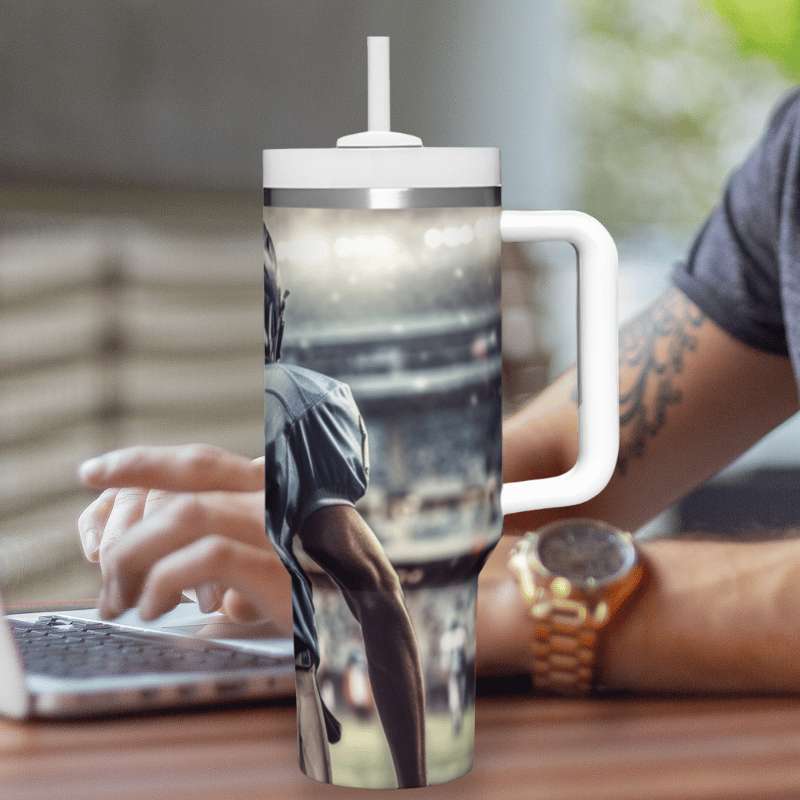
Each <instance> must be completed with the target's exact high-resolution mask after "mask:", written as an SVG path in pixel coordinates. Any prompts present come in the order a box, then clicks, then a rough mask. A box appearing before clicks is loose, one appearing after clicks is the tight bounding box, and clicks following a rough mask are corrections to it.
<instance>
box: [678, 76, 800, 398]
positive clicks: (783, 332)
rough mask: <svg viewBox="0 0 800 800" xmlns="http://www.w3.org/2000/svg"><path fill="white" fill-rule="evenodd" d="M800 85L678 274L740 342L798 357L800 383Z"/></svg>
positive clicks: (689, 292)
mask: <svg viewBox="0 0 800 800" xmlns="http://www.w3.org/2000/svg"><path fill="white" fill-rule="evenodd" d="M798 178H800V90H795V91H794V92H792V93H791V94H790V95H789V96H788V97H787V98H785V99H784V100H783V102H781V103H780V104H779V105H778V107H777V109H776V111H775V113H774V115H773V117H772V119H771V121H770V123H769V125H768V127H767V129H766V131H765V132H764V134H763V136H762V138H761V140H760V141H759V142H758V144H757V145H756V147H755V148H754V149H753V151H752V152H751V153H750V155H749V156H748V158H747V159H746V160H745V162H744V163H743V164H742V166H741V167H739V169H737V170H736V171H735V172H734V173H733V175H732V176H731V178H730V180H729V182H728V184H727V186H726V188H725V192H724V194H723V197H722V202H721V203H720V205H719V207H718V208H716V209H715V210H714V212H713V213H712V214H711V216H710V217H709V218H708V220H707V221H706V223H705V225H704V226H703V228H702V229H701V230H700V233H699V234H698V235H697V238H696V239H695V242H694V244H693V246H692V248H691V251H690V252H689V256H688V258H687V260H686V261H685V262H684V263H682V264H681V265H679V266H678V268H677V270H676V271H675V273H674V275H673V281H674V283H675V285H676V286H677V287H678V288H679V289H680V290H681V291H683V292H684V293H685V294H686V295H687V296H688V297H689V298H690V299H691V300H692V301H693V302H694V303H695V304H696V305H697V306H698V307H699V308H700V309H702V310H703V311H704V312H705V313H706V314H707V315H708V316H709V317H710V318H711V319H712V320H713V321H714V322H715V323H716V324H717V325H719V326H720V327H721V328H722V329H723V330H725V331H727V332H728V333H730V334H731V335H732V336H733V337H735V338H736V339H738V340H739V341H741V342H743V343H745V344H747V345H750V346H752V347H755V348H758V349H759V350H765V351H767V352H770V353H775V354H779V355H787V356H790V357H791V359H792V363H793V365H794V371H795V377H796V379H797V380H798V383H799V384H800V191H799V189H800V183H799V182H798Z"/></svg>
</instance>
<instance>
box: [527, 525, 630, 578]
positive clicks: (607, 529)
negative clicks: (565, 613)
mask: <svg viewBox="0 0 800 800" xmlns="http://www.w3.org/2000/svg"><path fill="white" fill-rule="evenodd" d="M536 551H537V554H538V556H539V561H540V562H541V563H542V566H544V567H545V569H547V570H549V571H550V572H552V573H553V574H554V575H558V576H560V577H564V578H566V579H567V580H568V581H569V582H570V583H572V584H574V585H578V586H583V587H586V588H593V587H595V586H599V585H602V584H605V583H609V582H611V581H612V580H613V579H614V577H615V576H616V575H618V574H619V573H623V572H625V571H627V570H628V569H630V567H631V566H633V562H634V558H635V554H634V549H633V545H632V544H631V542H630V541H629V540H628V539H627V538H626V537H624V536H623V535H622V534H621V533H620V531H618V530H617V529H616V528H612V527H611V526H603V525H601V524H598V523H594V522H588V521H587V522H569V523H556V524H554V525H552V526H550V527H549V528H545V529H543V530H542V531H540V533H539V539H538V542H537V545H536Z"/></svg>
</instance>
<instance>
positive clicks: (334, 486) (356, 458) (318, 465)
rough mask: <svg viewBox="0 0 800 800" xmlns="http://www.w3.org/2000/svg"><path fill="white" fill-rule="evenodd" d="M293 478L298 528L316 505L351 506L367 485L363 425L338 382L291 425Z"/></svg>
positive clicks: (365, 444) (349, 395)
mask: <svg viewBox="0 0 800 800" xmlns="http://www.w3.org/2000/svg"><path fill="white" fill-rule="evenodd" d="M291 438H292V441H291V449H292V453H293V456H294V462H295V467H296V469H297V474H298V482H299V503H298V505H299V508H298V514H297V517H296V519H295V522H294V526H293V527H295V529H298V528H299V527H300V526H301V525H302V524H303V521H304V520H305V519H306V518H307V517H308V516H309V514H312V513H313V512H314V511H316V510H317V509H319V508H322V507H324V506H331V505H350V506H352V505H355V503H356V502H357V501H358V500H360V499H361V497H363V495H364V493H365V492H366V490H367V486H368V484H369V456H368V449H369V445H368V440H367V429H366V427H365V425H364V421H363V419H362V417H361V414H360V413H359V410H358V407H357V405H356V403H355V401H354V400H353V396H352V393H351V392H350V388H349V387H348V386H347V385H346V384H339V385H338V386H337V387H336V388H335V389H334V390H333V391H331V392H329V393H328V394H327V395H325V397H324V398H322V399H321V400H319V401H318V402H317V403H315V404H314V406H313V407H311V408H310V409H308V411H307V412H306V413H305V414H304V415H303V417H302V418H301V419H299V420H298V421H297V422H296V423H295V424H294V426H293V427H292V433H291Z"/></svg>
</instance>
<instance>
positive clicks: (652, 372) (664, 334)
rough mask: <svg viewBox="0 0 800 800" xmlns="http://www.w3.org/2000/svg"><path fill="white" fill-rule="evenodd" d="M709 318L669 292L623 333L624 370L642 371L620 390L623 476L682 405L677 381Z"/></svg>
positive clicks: (621, 354) (621, 357) (619, 465)
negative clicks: (670, 410) (669, 410)
mask: <svg viewBox="0 0 800 800" xmlns="http://www.w3.org/2000/svg"><path fill="white" fill-rule="evenodd" d="M704 319H705V315H704V314H703V313H702V312H701V311H700V310H699V309H698V308H697V306H695V305H694V303H692V302H691V301H690V300H689V299H688V298H687V297H686V296H685V295H684V294H682V293H681V292H680V291H678V290H677V289H675V288H670V289H667V290H666V291H665V292H663V293H662V294H661V295H659V297H658V298H657V299H656V300H655V301H654V303H653V304H652V305H651V306H650V307H649V308H647V309H646V310H645V311H644V312H642V313H641V314H640V315H639V316H638V317H636V318H635V319H634V320H632V321H631V322H630V323H628V324H627V325H626V326H625V327H624V328H623V329H622V330H621V331H620V335H619V361H620V370H622V369H623V367H627V368H628V369H631V368H632V369H634V370H637V371H638V373H637V377H636V380H635V381H634V383H633V385H632V386H631V387H630V388H627V389H622V388H621V389H620V396H619V409H620V416H619V422H620V434H621V435H620V451H619V456H618V458H617V469H618V470H619V472H620V474H622V475H624V474H625V473H626V471H627V469H628V465H629V462H630V460H631V459H632V458H637V457H638V458H641V456H643V455H644V452H645V449H646V447H647V441H648V439H650V438H651V437H653V436H655V435H656V434H657V433H658V432H659V430H661V428H663V427H664V424H665V423H666V420H667V408H668V407H669V406H670V405H673V404H675V403H679V402H680V401H681V399H682V397H683V393H682V391H681V390H680V389H678V388H676V386H675V379H676V376H678V375H680V373H681V372H683V369H684V365H685V361H686V355H687V353H690V352H693V351H694V350H696V349H697V336H696V335H695V331H696V330H697V329H698V328H699V327H700V326H701V325H702V323H703V320H704Z"/></svg>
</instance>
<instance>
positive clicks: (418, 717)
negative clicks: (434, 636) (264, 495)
mask: <svg viewBox="0 0 800 800" xmlns="http://www.w3.org/2000/svg"><path fill="white" fill-rule="evenodd" d="M299 538H300V541H301V543H302V545H303V550H304V551H305V553H306V554H307V555H308V556H309V557H310V558H312V559H313V560H314V561H316V562H317V563H318V564H319V565H320V566H321V567H322V568H323V569H324V570H325V572H327V573H328V575H330V577H331V578H332V579H333V580H334V581H335V582H336V584H337V585H338V586H339V588H340V589H341V591H342V594H343V595H344V598H345V601H346V602H347V605H348V606H349V608H350V610H351V611H352V613H353V615H354V616H355V617H356V619H357V620H358V621H359V623H360V624H361V630H362V634H363V637H364V647H365V652H366V657H367V665H368V669H369V677H370V684H371V686H372V691H373V694H374V696H375V704H376V706H377V709H378V714H379V715H380V718H381V723H382V724H383V729H384V732H385V733H386V738H387V741H388V743H389V749H390V751H391V753H392V758H393V761H394V765H395V771H396V773H397V778H398V783H399V785H400V788H409V787H414V786H425V785H426V784H427V779H426V767H425V699H424V690H423V682H422V667H421V664H420V659H419V651H418V649H417V643H416V638H415V636H414V629H413V628H412V625H411V620H410V618H409V616H408V612H407V611H406V607H405V602H404V600H403V591H402V588H401V586H400V581H399V579H398V577H397V573H396V572H395V570H394V567H392V565H391V562H390V561H389V559H388V558H387V557H386V553H385V552H384V550H383V547H382V546H381V544H380V542H379V541H378V539H377V537H376V536H375V534H374V533H373V531H372V530H371V528H370V527H369V526H368V525H367V524H366V522H364V520H363V518H362V517H361V515H360V514H359V513H358V512H357V511H356V510H355V509H354V508H353V507H352V506H346V505H334V506H326V507H322V508H320V509H318V510H316V511H314V512H313V513H312V514H310V515H309V516H308V517H307V519H306V520H305V522H304V523H303V526H302V528H301V530H300V532H299Z"/></svg>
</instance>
